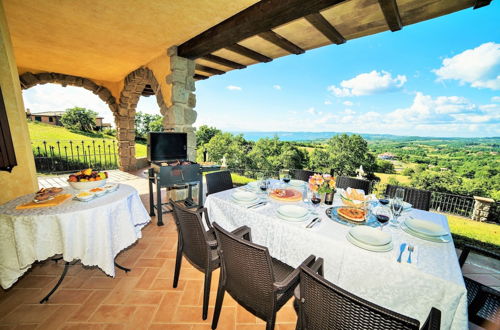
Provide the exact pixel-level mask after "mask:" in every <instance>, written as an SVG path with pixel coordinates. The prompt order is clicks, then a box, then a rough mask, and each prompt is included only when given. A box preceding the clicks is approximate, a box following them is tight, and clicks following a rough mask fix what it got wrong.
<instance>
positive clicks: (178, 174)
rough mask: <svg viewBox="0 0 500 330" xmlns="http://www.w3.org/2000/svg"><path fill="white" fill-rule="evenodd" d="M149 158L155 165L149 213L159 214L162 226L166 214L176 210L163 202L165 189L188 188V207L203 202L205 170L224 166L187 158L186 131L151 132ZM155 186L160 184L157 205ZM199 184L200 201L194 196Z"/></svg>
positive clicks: (157, 189)
mask: <svg viewBox="0 0 500 330" xmlns="http://www.w3.org/2000/svg"><path fill="white" fill-rule="evenodd" d="M147 149H148V161H149V162H151V168H150V169H149V171H148V174H149V175H148V176H149V180H148V181H149V210H150V212H149V214H150V215H151V216H154V215H155V209H156V211H157V213H158V216H157V219H158V222H157V224H158V226H162V225H163V219H162V214H163V213H168V212H172V208H171V207H170V205H169V204H168V203H162V201H161V189H162V188H166V189H167V191H168V190H173V189H187V190H188V196H187V198H186V199H182V200H181V201H183V202H184V204H185V205H186V206H187V207H193V208H194V207H199V206H201V205H202V204H203V174H202V173H203V172H205V171H213V170H217V169H220V166H201V165H200V164H197V163H195V162H192V161H189V160H188V159H187V134H186V133H166V132H163V133H153V132H150V133H149V134H148V145H147ZM153 185H156V205H155V203H154V198H153V193H154V192H153ZM195 186H198V196H197V198H196V200H197V201H195V200H194V199H193V187H195Z"/></svg>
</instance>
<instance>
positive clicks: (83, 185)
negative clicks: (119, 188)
mask: <svg viewBox="0 0 500 330" xmlns="http://www.w3.org/2000/svg"><path fill="white" fill-rule="evenodd" d="M68 183H69V185H70V186H71V187H72V188H73V189H76V190H90V189H94V188H97V187H100V186H104V185H105V184H106V179H103V180H99V181H87V182H70V181H68Z"/></svg>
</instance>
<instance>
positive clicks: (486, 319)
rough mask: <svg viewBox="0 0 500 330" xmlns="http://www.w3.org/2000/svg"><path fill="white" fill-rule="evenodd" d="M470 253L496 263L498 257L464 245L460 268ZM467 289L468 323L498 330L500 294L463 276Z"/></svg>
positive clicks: (487, 251) (499, 257)
mask: <svg viewBox="0 0 500 330" xmlns="http://www.w3.org/2000/svg"><path fill="white" fill-rule="evenodd" d="M470 252H474V253H477V254H480V255H482V256H483V257H487V258H490V259H493V260H494V262H496V263H498V261H499V260H500V255H498V254H496V253H495V252H492V251H489V250H486V249H482V248H479V247H475V246H471V245H465V246H464V247H463V248H462V253H461V254H460V257H459V260H458V262H459V264H460V267H463V265H464V264H465V261H466V260H467V257H468V256H469V253H470ZM464 282H465V287H466V288H467V305H468V309H469V322H472V323H474V324H476V325H478V326H481V327H483V328H486V329H500V292H499V291H497V290H495V289H493V288H490V287H488V286H486V285H484V284H482V283H479V282H478V281H475V280H473V279H471V278H469V277H467V276H466V275H464Z"/></svg>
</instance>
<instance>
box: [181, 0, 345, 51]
mask: <svg viewBox="0 0 500 330" xmlns="http://www.w3.org/2000/svg"><path fill="white" fill-rule="evenodd" d="M344 1H347V0H308V1H304V0H261V1H259V2H257V3H256V4H254V5H252V6H250V7H248V8H247V9H245V10H242V11H241V12H239V13H237V14H236V15H234V16H231V17H229V18H228V19H226V20H225V21H222V22H221V23H219V24H217V25H215V26H213V27H211V28H210V29H208V30H206V31H205V32H203V33H201V34H199V35H197V36H195V37H194V38H192V39H190V40H188V41H186V42H185V43H183V44H182V45H180V46H179V47H178V48H177V53H178V55H179V56H182V57H186V58H189V59H197V58H199V57H202V56H205V55H207V54H210V53H212V52H214V51H216V50H219V49H221V48H226V47H227V46H228V45H234V44H236V43H237V42H239V41H241V40H244V39H247V38H249V37H252V36H254V35H257V34H259V33H262V32H266V31H270V30H272V29H273V28H275V27H277V26H280V25H283V24H285V23H288V22H290V21H293V20H295V19H298V18H301V17H304V16H307V15H309V14H312V13H317V12H320V11H321V10H323V9H326V8H328V7H331V6H334V5H336V4H339V3H341V2H344Z"/></svg>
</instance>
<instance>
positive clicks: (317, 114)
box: [306, 107, 323, 116]
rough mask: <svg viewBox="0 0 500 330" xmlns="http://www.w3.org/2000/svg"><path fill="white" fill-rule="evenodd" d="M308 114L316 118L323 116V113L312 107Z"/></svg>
mask: <svg viewBox="0 0 500 330" xmlns="http://www.w3.org/2000/svg"><path fill="white" fill-rule="evenodd" d="M306 112H307V113H310V114H311V115H314V116H321V115H322V114H323V112H321V111H317V110H316V109H315V108H314V107H310V108H309V109H307V110H306Z"/></svg>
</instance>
